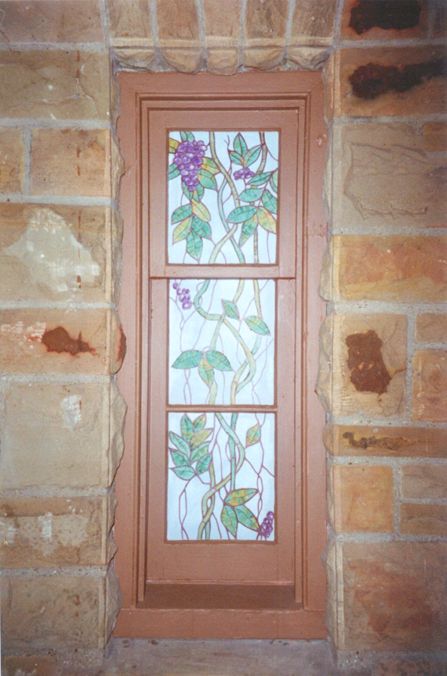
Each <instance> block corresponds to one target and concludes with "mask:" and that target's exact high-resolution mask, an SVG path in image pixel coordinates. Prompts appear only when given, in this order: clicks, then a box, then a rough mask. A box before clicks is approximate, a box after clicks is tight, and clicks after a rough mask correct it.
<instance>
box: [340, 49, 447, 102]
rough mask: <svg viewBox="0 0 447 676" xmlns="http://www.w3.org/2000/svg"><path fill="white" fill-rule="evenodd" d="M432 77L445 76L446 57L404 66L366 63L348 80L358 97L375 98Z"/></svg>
mask: <svg viewBox="0 0 447 676" xmlns="http://www.w3.org/2000/svg"><path fill="white" fill-rule="evenodd" d="M434 77H443V78H446V77H447V58H442V59H436V60H434V61H424V62H423V63H411V64H408V65H406V66H382V65H380V64H378V63H368V64H367V65H366V66H359V67H358V68H357V69H356V70H355V71H354V72H353V73H352V75H350V76H349V82H350V84H351V86H352V91H353V93H354V94H355V96H357V97H358V98H360V99H376V98H377V97H378V96H381V95H382V94H386V93H387V92H391V91H395V92H399V93H401V92H406V91H408V90H409V89H411V88H412V87H415V86H416V85H420V84H422V83H423V82H428V80H431V79H432V78H434Z"/></svg>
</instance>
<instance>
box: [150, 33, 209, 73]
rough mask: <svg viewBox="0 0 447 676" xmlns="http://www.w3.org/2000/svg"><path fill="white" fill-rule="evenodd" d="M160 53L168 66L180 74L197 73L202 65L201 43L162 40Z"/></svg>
mask: <svg viewBox="0 0 447 676" xmlns="http://www.w3.org/2000/svg"><path fill="white" fill-rule="evenodd" d="M160 52H161V54H162V55H163V57H164V58H165V59H166V62H167V64H168V65H169V66H170V67H171V68H172V69H173V70H178V71H179V72H180V73H196V72H197V71H198V70H199V68H200V66H201V63H202V47H201V45H200V42H190V43H188V42H186V41H181V40H160Z"/></svg>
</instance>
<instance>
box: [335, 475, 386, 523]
mask: <svg viewBox="0 0 447 676" xmlns="http://www.w3.org/2000/svg"><path fill="white" fill-rule="evenodd" d="M331 485H332V492H333V501H334V522H333V526H334V528H335V530H336V532H339V533H343V532H346V533H350V532H362V531H364V532H370V533H390V532H392V531H393V530H394V513H393V510H394V500H393V470H392V468H391V467H385V466H374V465H334V466H333V467H332V470H331Z"/></svg>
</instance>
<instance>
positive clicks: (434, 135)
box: [422, 122, 447, 153]
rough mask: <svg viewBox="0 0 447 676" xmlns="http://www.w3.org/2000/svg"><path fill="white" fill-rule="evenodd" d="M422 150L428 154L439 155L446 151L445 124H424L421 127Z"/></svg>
mask: <svg viewBox="0 0 447 676" xmlns="http://www.w3.org/2000/svg"><path fill="white" fill-rule="evenodd" d="M422 133H423V135H424V150H426V151H427V152H428V153H439V152H442V151H443V150H447V123H446V122H426V123H425V124H424V126H423V127H422Z"/></svg>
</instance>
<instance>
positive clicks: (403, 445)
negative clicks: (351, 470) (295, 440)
mask: <svg viewBox="0 0 447 676" xmlns="http://www.w3.org/2000/svg"><path fill="white" fill-rule="evenodd" d="M324 444H325V446H326V448H327V449H328V451H329V452H330V453H331V454H333V455H341V456H350V455H351V456H355V457H358V456H364V455H366V456H370V455H372V456H375V455H377V456H390V457H421V458H447V430H444V429H436V428H433V427H366V426H364V427H362V426H357V425H356V426H348V425H327V426H326V428H325V430H324ZM408 497H410V496H408Z"/></svg>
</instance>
